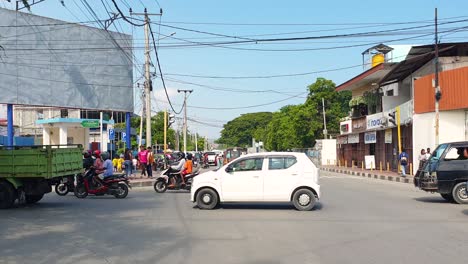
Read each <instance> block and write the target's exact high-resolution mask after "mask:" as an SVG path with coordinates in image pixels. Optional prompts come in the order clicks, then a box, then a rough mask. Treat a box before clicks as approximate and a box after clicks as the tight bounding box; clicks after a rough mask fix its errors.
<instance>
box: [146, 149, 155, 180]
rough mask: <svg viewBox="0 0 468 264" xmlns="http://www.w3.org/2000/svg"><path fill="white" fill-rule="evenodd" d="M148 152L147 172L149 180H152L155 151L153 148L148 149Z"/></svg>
mask: <svg viewBox="0 0 468 264" xmlns="http://www.w3.org/2000/svg"><path fill="white" fill-rule="evenodd" d="M146 152H147V157H146V159H147V160H148V164H146V172H147V173H148V178H152V177H153V163H154V154H153V149H152V148H151V147H148V148H147V149H146Z"/></svg>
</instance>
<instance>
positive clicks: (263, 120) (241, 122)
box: [216, 112, 273, 147]
mask: <svg viewBox="0 0 468 264" xmlns="http://www.w3.org/2000/svg"><path fill="white" fill-rule="evenodd" d="M272 116H273V114H272V113H270V112H259V113H249V114H243V115H241V116H240V117H237V118H235V119H233V120H231V121H229V122H228V123H227V124H225V125H224V127H223V130H221V137H220V138H219V139H218V140H217V141H216V143H218V144H226V145H227V146H228V147H245V146H250V145H251V143H252V138H253V137H255V138H256V139H259V140H262V139H263V138H265V135H264V130H265V129H266V127H267V125H268V123H270V120H271V118H272Z"/></svg>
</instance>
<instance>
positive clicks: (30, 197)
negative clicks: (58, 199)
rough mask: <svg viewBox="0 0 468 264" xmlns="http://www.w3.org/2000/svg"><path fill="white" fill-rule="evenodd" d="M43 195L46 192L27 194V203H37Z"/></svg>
mask: <svg viewBox="0 0 468 264" xmlns="http://www.w3.org/2000/svg"><path fill="white" fill-rule="evenodd" d="M42 197H44V194H35V195H26V203H27V204H33V203H37V202H39V201H40V200H41V199H42Z"/></svg>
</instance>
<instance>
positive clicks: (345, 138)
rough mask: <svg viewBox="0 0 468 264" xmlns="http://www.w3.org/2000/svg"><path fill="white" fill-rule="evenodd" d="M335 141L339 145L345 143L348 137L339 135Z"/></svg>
mask: <svg viewBox="0 0 468 264" xmlns="http://www.w3.org/2000/svg"><path fill="white" fill-rule="evenodd" d="M336 143H337V144H339V145H342V144H347V143H348V137H347V136H341V137H337V138H336Z"/></svg>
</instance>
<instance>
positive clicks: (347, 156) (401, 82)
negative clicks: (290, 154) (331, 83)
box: [336, 43, 468, 171]
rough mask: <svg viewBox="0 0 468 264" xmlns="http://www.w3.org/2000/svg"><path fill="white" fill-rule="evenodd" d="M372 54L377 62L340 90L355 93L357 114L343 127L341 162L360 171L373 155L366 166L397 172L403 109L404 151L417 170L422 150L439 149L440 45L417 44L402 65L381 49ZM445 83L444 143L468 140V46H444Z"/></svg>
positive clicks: (339, 146)
mask: <svg viewBox="0 0 468 264" xmlns="http://www.w3.org/2000/svg"><path fill="white" fill-rule="evenodd" d="M384 50H385V51H387V52H388V50H389V49H384ZM366 52H369V51H366ZM363 54H364V53H363ZM371 55H372V58H377V59H376V60H375V61H376V62H377V63H375V64H373V65H372V67H371V68H370V69H368V70H366V71H364V72H363V73H361V74H359V75H357V76H354V77H353V78H351V79H349V80H348V81H346V82H344V83H343V84H341V85H339V86H338V87H337V88H336V91H343V90H349V91H351V92H352V99H351V101H350V106H351V108H352V111H351V113H350V116H349V117H348V118H347V119H346V120H343V121H342V122H341V123H340V134H341V135H340V136H339V137H338V138H337V153H338V154H337V155H338V160H339V161H340V163H341V164H347V165H348V166H352V165H354V166H358V167H360V166H362V164H365V161H366V156H367V161H368V162H367V164H365V165H366V167H368V168H369V167H370V166H372V167H373V168H376V169H379V168H380V166H382V168H383V169H384V170H385V169H387V166H388V167H389V169H391V170H393V171H396V170H397V168H398V158H397V157H398V152H399V150H398V133H397V127H396V125H395V124H393V123H392V122H391V121H393V117H391V116H390V115H392V114H393V113H394V112H395V110H396V108H399V109H400V128H401V135H400V140H401V144H402V148H405V149H406V151H407V153H408V154H409V155H410V160H412V164H414V165H415V167H417V166H418V164H419V162H418V160H417V157H418V155H419V153H420V150H421V149H422V148H424V149H426V148H428V147H429V148H431V149H434V147H435V128H434V125H435V113H434V105H435V99H434V98H435V89H434V87H433V86H432V79H433V78H434V77H433V76H434V71H435V67H434V63H433V61H434V57H435V52H434V45H423V46H413V47H412V48H411V49H410V50H409V52H408V54H407V56H406V58H405V59H404V60H403V61H400V62H398V63H395V62H390V61H389V60H388V59H387V58H386V54H379V51H378V50H377V51H375V53H373V54H372V53H371ZM363 62H364V60H363ZM439 79H440V87H441V91H442V98H441V100H440V133H439V134H440V141H439V142H440V143H443V142H448V141H463V140H468V111H467V110H468V102H465V101H466V99H465V98H467V97H466V96H465V93H468V92H467V91H468V90H467V89H466V88H465V86H466V85H467V84H468V43H443V44H439ZM370 163H372V164H370Z"/></svg>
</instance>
